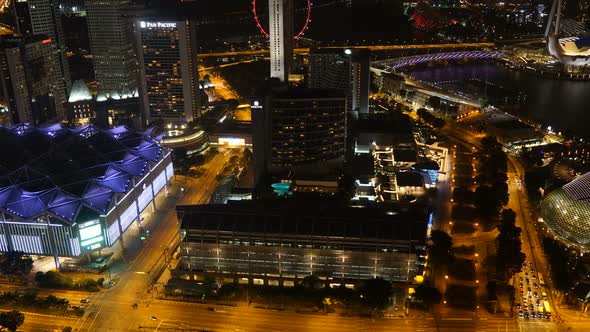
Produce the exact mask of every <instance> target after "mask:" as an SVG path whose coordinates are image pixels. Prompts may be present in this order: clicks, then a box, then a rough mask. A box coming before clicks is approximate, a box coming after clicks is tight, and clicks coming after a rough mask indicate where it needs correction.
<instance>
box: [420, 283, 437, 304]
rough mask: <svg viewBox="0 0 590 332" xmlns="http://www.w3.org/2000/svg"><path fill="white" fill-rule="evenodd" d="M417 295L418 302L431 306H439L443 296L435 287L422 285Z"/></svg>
mask: <svg viewBox="0 0 590 332" xmlns="http://www.w3.org/2000/svg"><path fill="white" fill-rule="evenodd" d="M415 290H416V293H414V297H415V298H416V300H418V301H420V302H422V303H424V304H426V305H428V306H430V305H432V304H438V303H440V301H441V300H442V294H441V293H440V291H439V290H438V289H436V288H434V287H431V286H428V285H425V284H422V285H420V286H418V287H416V289H415Z"/></svg>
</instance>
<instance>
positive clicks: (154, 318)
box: [150, 316, 158, 320]
mask: <svg viewBox="0 0 590 332" xmlns="http://www.w3.org/2000/svg"><path fill="white" fill-rule="evenodd" d="M150 319H151V320H158V317H156V316H151V317H150Z"/></svg>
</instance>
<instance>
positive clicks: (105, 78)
mask: <svg viewBox="0 0 590 332" xmlns="http://www.w3.org/2000/svg"><path fill="white" fill-rule="evenodd" d="M129 5H130V1H129V0H87V1H86V19H87V22H88V35H89V37H90V48H91V50H92V56H93V62H94V76H95V78H96V82H97V83H98V89H99V91H102V92H104V93H107V94H111V95H116V94H122V92H123V91H126V93H128V92H130V93H131V94H133V95H136V94H137V88H138V83H137V82H138V68H137V58H136V56H135V48H134V46H133V39H132V36H133V33H132V22H131V20H129V19H127V18H126V17H125V16H124V11H125V10H126V9H127V8H128V6H129Z"/></svg>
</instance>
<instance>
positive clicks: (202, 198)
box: [75, 149, 234, 332]
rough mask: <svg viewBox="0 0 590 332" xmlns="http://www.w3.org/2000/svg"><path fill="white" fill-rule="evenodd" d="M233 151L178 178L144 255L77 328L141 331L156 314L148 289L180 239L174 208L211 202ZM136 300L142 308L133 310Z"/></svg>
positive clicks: (223, 151)
mask: <svg viewBox="0 0 590 332" xmlns="http://www.w3.org/2000/svg"><path fill="white" fill-rule="evenodd" d="M233 153H234V151H233V150H229V149H220V153H219V154H217V155H216V156H215V157H213V159H211V160H210V161H209V162H208V163H207V164H206V165H205V166H204V167H205V169H206V171H205V173H204V174H203V175H202V176H201V177H199V178H197V179H192V178H184V177H177V180H175V181H174V184H173V186H172V188H171V195H170V197H169V198H168V199H166V200H165V201H164V202H162V203H160V206H159V210H160V212H158V213H157V215H156V216H155V218H160V219H161V221H160V222H159V224H157V226H156V228H155V229H154V230H153V232H152V234H153V235H152V238H151V239H150V240H149V241H147V242H145V243H144V247H143V249H142V250H141V252H140V254H139V255H138V256H137V257H136V258H135V260H133V261H132V262H131V263H130V264H129V267H128V269H127V271H125V272H123V273H121V274H120V275H118V279H119V281H118V283H117V284H116V285H115V286H114V287H112V288H110V289H107V290H105V291H102V292H101V293H99V294H97V295H96V296H95V297H93V298H91V301H90V304H89V305H88V307H87V308H86V314H85V316H84V317H83V318H82V319H80V320H79V321H77V322H76V324H75V328H76V329H77V331H80V332H81V331H130V330H137V327H138V326H139V325H140V324H141V322H142V321H144V320H145V319H146V317H149V316H150V315H153V314H154V313H151V312H152V311H151V309H147V308H148V307H149V306H150V303H151V296H150V295H149V294H148V293H147V292H146V290H147V289H148V287H149V286H150V285H151V284H152V283H153V281H154V278H155V277H156V276H157V275H158V272H159V271H161V267H163V266H164V265H165V264H164V257H168V256H169V255H170V253H171V250H172V249H173V248H174V247H175V244H176V243H177V241H178V231H179V228H178V221H177V218H176V212H175V209H174V207H175V205H176V204H177V203H178V204H204V203H208V201H209V197H210V196H211V194H212V193H213V191H214V190H215V187H216V184H217V180H216V176H217V172H218V171H220V170H221V168H222V167H223V165H224V164H225V162H226V161H227V160H229V158H230V157H231V156H232V155H233ZM180 187H183V188H184V189H185V191H184V194H181V193H180ZM180 195H182V197H180ZM134 303H137V304H138V306H139V308H141V310H140V309H133V304H134ZM143 308H146V309H143ZM147 312H150V314H148V313H147ZM189 321H190V320H189Z"/></svg>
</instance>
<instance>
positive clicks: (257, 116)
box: [252, 87, 347, 183]
mask: <svg viewBox="0 0 590 332" xmlns="http://www.w3.org/2000/svg"><path fill="white" fill-rule="evenodd" d="M346 120H347V113H346V97H345V95H344V93H343V92H341V91H338V90H334V89H331V90H324V89H305V88H282V87H281V88H273V89H272V91H271V92H270V93H269V95H268V96H267V97H266V100H265V102H264V105H262V104H261V103H260V102H254V104H253V105H252V122H253V124H252V125H253V129H254V136H253V142H252V143H253V147H254V162H255V168H256V182H257V183H259V182H260V180H261V179H262V178H263V177H264V176H265V175H267V174H277V173H283V172H288V171H290V170H292V169H295V168H302V167H308V166H310V165H315V166H321V165H337V164H341V163H342V162H343V161H344V157H345V153H346Z"/></svg>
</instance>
